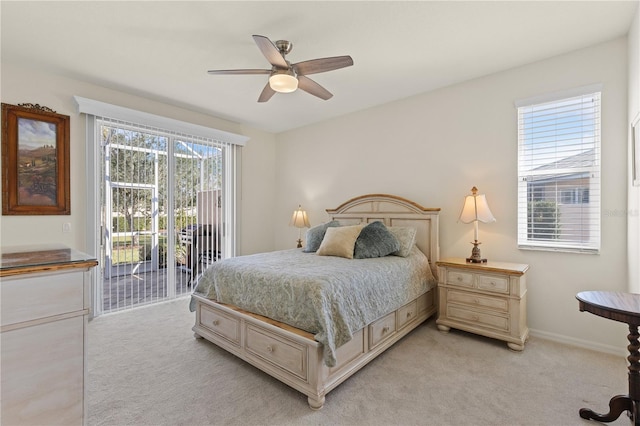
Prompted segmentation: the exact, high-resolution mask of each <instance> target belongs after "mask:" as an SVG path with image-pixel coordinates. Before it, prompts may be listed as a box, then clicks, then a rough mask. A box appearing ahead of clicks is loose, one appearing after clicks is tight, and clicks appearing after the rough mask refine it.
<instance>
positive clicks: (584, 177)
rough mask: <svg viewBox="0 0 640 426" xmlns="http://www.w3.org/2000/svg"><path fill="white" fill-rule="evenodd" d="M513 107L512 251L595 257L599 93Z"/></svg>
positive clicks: (597, 247)
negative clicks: (515, 149) (514, 214)
mask: <svg viewBox="0 0 640 426" xmlns="http://www.w3.org/2000/svg"><path fill="white" fill-rule="evenodd" d="M591 89H593V88H591ZM516 106H517V107H518V246H519V247H520V248H529V249H540V250H559V251H577V252H587V253H597V252H599V250H600V153H601V150H600V91H593V90H588V91H587V92H585V93H582V94H578V95H576V94H575V93H572V94H571V96H568V97H561V98H558V97H556V98H555V99H552V100H546V101H542V102H540V101H539V100H531V101H521V102H518V103H516Z"/></svg>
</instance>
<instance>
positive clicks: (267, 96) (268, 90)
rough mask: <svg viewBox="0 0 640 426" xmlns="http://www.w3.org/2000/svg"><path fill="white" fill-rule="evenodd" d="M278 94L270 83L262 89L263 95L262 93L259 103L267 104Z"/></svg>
mask: <svg viewBox="0 0 640 426" xmlns="http://www.w3.org/2000/svg"><path fill="white" fill-rule="evenodd" d="M275 94H276V91H275V90H273V89H272V88H271V86H270V85H269V82H267V85H266V86H264V89H262V93H260V97H259V98H258V102H267V101H268V100H269V99H271V97H272V96H273V95H275Z"/></svg>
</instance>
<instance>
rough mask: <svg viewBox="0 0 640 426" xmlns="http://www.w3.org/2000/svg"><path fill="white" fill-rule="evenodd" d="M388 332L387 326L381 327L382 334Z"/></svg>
mask: <svg viewBox="0 0 640 426" xmlns="http://www.w3.org/2000/svg"><path fill="white" fill-rule="evenodd" d="M388 332H389V326H388V325H385V326H384V327H382V334H387V333H388Z"/></svg>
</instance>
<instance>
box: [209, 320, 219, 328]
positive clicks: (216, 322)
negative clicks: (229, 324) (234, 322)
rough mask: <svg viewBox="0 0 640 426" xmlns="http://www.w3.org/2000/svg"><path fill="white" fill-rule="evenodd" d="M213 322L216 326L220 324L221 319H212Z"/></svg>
mask: <svg viewBox="0 0 640 426" xmlns="http://www.w3.org/2000/svg"><path fill="white" fill-rule="evenodd" d="M211 324H213V325H214V326H215V327H217V326H219V325H220V320H213V321H211Z"/></svg>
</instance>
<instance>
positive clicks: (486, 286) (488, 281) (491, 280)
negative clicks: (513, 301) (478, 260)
mask: <svg viewBox="0 0 640 426" xmlns="http://www.w3.org/2000/svg"><path fill="white" fill-rule="evenodd" d="M478 290H484V291H492V292H495V293H505V294H507V293H509V279H508V278H507V277H501V276H497V275H478Z"/></svg>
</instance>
